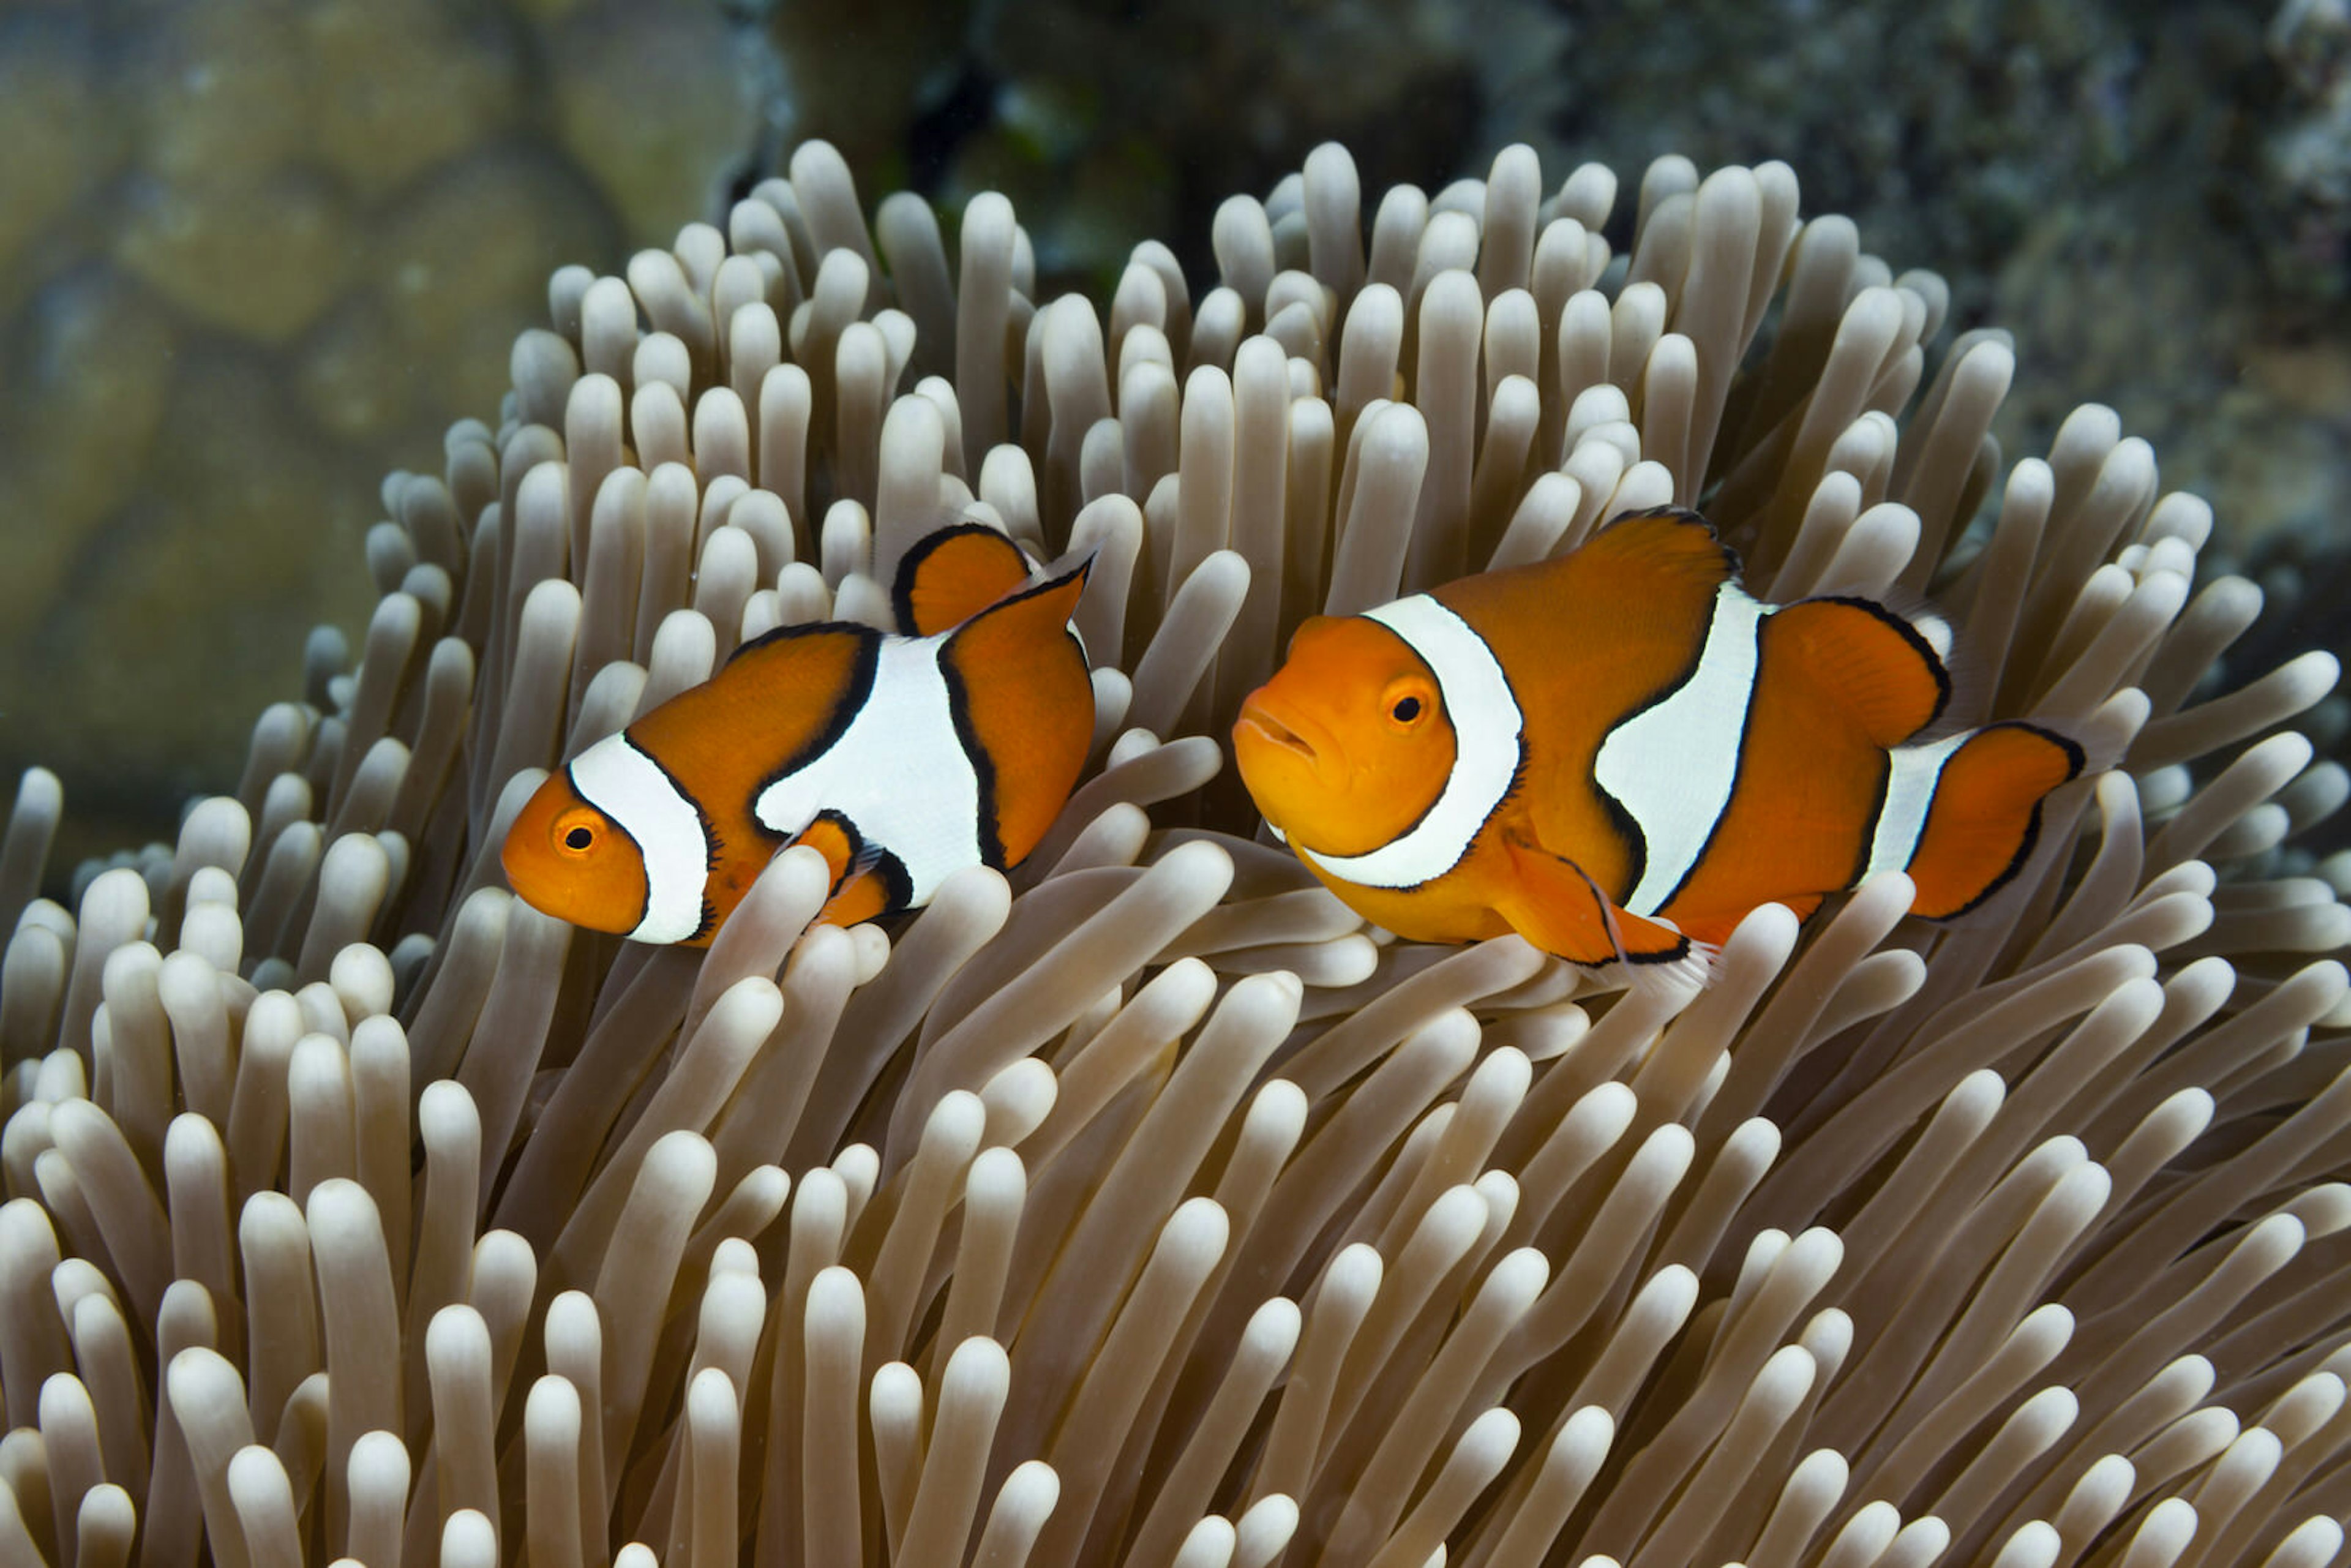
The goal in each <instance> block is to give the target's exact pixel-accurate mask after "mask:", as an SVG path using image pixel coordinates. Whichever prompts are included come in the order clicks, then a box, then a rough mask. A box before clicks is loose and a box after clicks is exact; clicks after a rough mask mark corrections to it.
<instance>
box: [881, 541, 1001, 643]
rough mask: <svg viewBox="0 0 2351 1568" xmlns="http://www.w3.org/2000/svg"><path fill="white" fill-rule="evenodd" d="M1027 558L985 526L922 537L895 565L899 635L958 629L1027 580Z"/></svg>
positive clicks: (892, 599)
mask: <svg viewBox="0 0 2351 1568" xmlns="http://www.w3.org/2000/svg"><path fill="white" fill-rule="evenodd" d="M1028 580H1029V558H1028V557H1027V556H1025V555H1023V554H1022V553H1021V551H1020V547H1019V545H1017V544H1014V543H1013V542H1012V540H1011V538H1009V537H1008V535H1006V534H1003V533H1001V532H999V531H998V530H997V529H995V528H990V527H989V526H988V525H987V524H986V523H956V524H954V525H953V526H951V527H948V528H941V529H939V530H938V531H937V532H935V533H931V534H925V535H924V536H923V538H921V539H919V540H917V541H916V542H915V545H914V549H910V550H908V551H907V552H906V554H905V559H903V560H901V561H900V562H899V563H898V581H897V584H896V586H895V587H894V588H893V589H892V591H891V593H890V602H891V605H892V607H893V609H895V610H896V612H897V614H898V629H899V630H900V631H901V632H904V633H905V634H906V635H907V636H909V637H932V636H936V635H937V634H938V633H939V632H947V631H952V630H954V629H955V628H956V627H957V626H960V625H962V624H963V623H964V622H967V621H968V620H970V619H971V618H972V617H973V616H975V615H977V614H978V613H979V612H981V611H983V610H985V609H987V607H988V606H989V605H991V604H994V603H995V602H996V601H998V600H1000V599H1003V598H1005V597H1007V596H1008V595H1010V594H1012V593H1016V592H1018V591H1019V590H1020V588H1021V587H1022V586H1023V585H1024V584H1026V583H1027V582H1028Z"/></svg>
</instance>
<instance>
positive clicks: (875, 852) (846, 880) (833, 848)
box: [792, 811, 914, 925]
mask: <svg viewBox="0 0 2351 1568" xmlns="http://www.w3.org/2000/svg"><path fill="white" fill-rule="evenodd" d="M792 843H793V844H806V845H808V846H809V847H810V849H813V850H814V851H816V852H818V853H819V854H820V855H822V856H824V862H825V865H826V866H827V868H829V869H830V870H831V873H832V886H831V892H830V893H829V894H827V895H826V898H825V904H824V907H823V908H822V909H820V911H818V912H817V920H818V921H819V922H820V924H826V925H858V924H859V923H860V922H862V921H867V920H873V919H878V918H880V917H881V916H883V915H894V914H896V913H897V912H898V911H899V910H902V909H904V908H905V907H906V906H907V904H909V903H910V902H911V901H912V897H913V892H914V890H913V888H912V886H911V885H910V884H909V883H908V882H907V879H906V868H905V866H904V864H903V863H902V862H900V861H899V859H898V857H897V856H895V855H893V854H892V853H891V852H889V851H888V850H885V849H883V847H882V846H881V845H880V844H877V843H875V842H873V841H872V840H871V839H868V838H866V837H865V835H863V834H862V833H861V832H859V831H857V825H856V824H855V823H854V822H852V821H850V820H849V819H848V818H847V817H846V816H843V815H842V814H841V812H839V811H825V812H822V813H820V815H819V816H818V817H817V820H816V821H813V822H810V824H809V825H808V826H807V827H806V828H804V829H802V830H801V831H800V833H799V836H798V837H797V838H795V839H793V840H792Z"/></svg>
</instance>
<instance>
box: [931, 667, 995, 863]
mask: <svg viewBox="0 0 2351 1568" xmlns="http://www.w3.org/2000/svg"><path fill="white" fill-rule="evenodd" d="M939 678H940V680H941V681H942V682H943V683H944V684H945V685H946V691H947V718H948V720H949V722H951V723H952V724H954V726H955V732H956V744H957V745H958V746H960V747H963V754H964V756H965V757H966V758H968V759H969V761H970V763H971V772H972V778H973V779H974V781H975V782H976V783H977V785H978V789H977V796H976V798H975V800H973V811H972V843H973V847H974V848H975V849H976V850H977V852H978V854H979V863H980V864H982V865H984V866H987V867H988V868H989V869H990V870H992V871H1003V870H1004V869H1006V868H1005V864H1004V833H1003V829H1002V828H1001V826H1000V825H999V824H998V819H997V813H996V758H994V757H992V756H990V755H989V753H988V749H987V742H986V741H984V740H982V739H981V738H980V734H979V727H977V725H975V724H974V723H972V718H971V691H970V688H969V687H968V686H967V685H965V683H964V678H963V663H962V661H961V660H960V659H958V658H956V646H955V639H954V638H953V637H950V638H948V639H947V642H946V646H944V647H942V648H941V649H940V650H939Z"/></svg>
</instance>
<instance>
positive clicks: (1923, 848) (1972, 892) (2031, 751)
mask: <svg viewBox="0 0 2351 1568" xmlns="http://www.w3.org/2000/svg"><path fill="white" fill-rule="evenodd" d="M1902 756H1903V754H1902V753H1899V752H1897V753H1896V763H1897V766H1898V764H1899V762H1900V759H1901V758H1902ZM2081 771H2082V748H2081V747H2078V746H2076V745H2074V743H2073V742H2072V741H2070V740H2068V739H2066V738H2065V737H2064V736H2062V735H2057V734H2054V733H2053V732H2051V731H2049V730H2045V729H2043V728H2041V727H2038V726H2035V725H2030V724H2018V723H2014V722H2009V723H2003V724H1995V725H1992V726H1991V727H1987V728H1984V729H1980V730H1978V731H1976V732H1975V733H1974V734H1973V735H1970V736H1969V737H1967V738H1966V739H1965V740H1963V741H1961V742H1960V743H1959V747H1958V748H1957V749H1956V750H1954V751H1952V752H1951V754H1950V756H1949V758H1945V759H1944V762H1943V766H1942V770H1941V771H1940V772H1939V773H1938V775H1937V776H1936V779H1935V789H1934V797H1933V799H1932V800H1931V801H1930V802H1929V803H1928V807H1927V815H1926V821H1925V822H1924V823H1923V824H1922V825H1921V826H1920V828H1919V830H1918V838H1917V845H1916V846H1915V848H1913V850H1912V851H1911V853H1910V856H1909V862H1908V864H1907V866H1905V867H1904V868H1903V869H1905V870H1907V872H1908V873H1910V880H1911V882H1912V883H1914V884H1916V886H1917V896H1916V897H1915V898H1913V899H1912V900H1911V904H1910V912H1911V913H1912V914H1913V915H1924V916H1926V917H1927V918H1928V919H1929V920H1948V919H1949V918H1950V917H1952V916H1953V915H1964V914H1966V913H1967V912H1968V911H1969V910H1970V909H1973V908H1974V907H1975V906H1976V905H1977V904H1981V903H1982V902H1983V901H1984V900H1985V899H1987V898H1990V897H1991V895H1992V894H1995V893H1998V892H1999V891H2000V890H2001V888H2002V887H2004V886H2006V885H2007V884H2008V883H2009V880H2010V879H2011V878H2012V877H2014V876H2015V875H2016V873H2018V872H2019V871H2020V870H2022V868H2023V865H2024V862H2025V859H2026V857H2028V856H2030V855H2031V854H2032V846H2033V844H2034V843H2035V841H2038V840H2039V838H2040V836H2041V802H2042V800H2043V798H2044V797H2046V796H2047V795H2048V793H2049V792H2050V791H2051V790H2053V789H2056V788H2057V787H2058V786H2059V785H2060V784H2063V783H2064V782H2065V781H2066V780H2067V779H2073V778H2074V777H2076V776H2078V775H2079V774H2080V773H2081ZM1873 869H1876V868H1875V867H1873Z"/></svg>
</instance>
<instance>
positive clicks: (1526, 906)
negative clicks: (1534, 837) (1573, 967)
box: [1500, 838, 1690, 967]
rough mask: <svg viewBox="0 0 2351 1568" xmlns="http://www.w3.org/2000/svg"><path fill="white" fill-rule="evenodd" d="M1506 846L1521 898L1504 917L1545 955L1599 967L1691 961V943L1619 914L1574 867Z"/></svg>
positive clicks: (1507, 842) (1518, 845) (1528, 847)
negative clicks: (1680, 960)
mask: <svg viewBox="0 0 2351 1568" xmlns="http://www.w3.org/2000/svg"><path fill="white" fill-rule="evenodd" d="M1503 845H1504V847H1505V848H1506V849H1507V850H1508V851H1509V852H1510V865H1511V869H1512V870H1513V871H1515V872H1516V873H1518V876H1517V881H1518V886H1519V896H1517V897H1516V898H1513V899H1511V900H1510V901H1509V902H1508V904H1506V905H1504V906H1503V907H1502V908H1501V911H1500V913H1501V914H1502V915H1503V917H1504V918H1505V919H1507V920H1509V921H1510V925H1511V926H1512V927H1513V928H1514V929H1515V930H1516V931H1517V932H1518V934H1519V935H1520V936H1523V937H1525V938H1526V939H1527V940H1528V941H1530V942H1531V943H1533V944H1534V945H1535V946H1538V947H1540V948H1541V949H1542V950H1543V951H1544V952H1546V953H1551V954H1553V955H1555V956H1559V957H1562V958H1565V959H1566V960H1568V961H1569V962H1570V963H1573V964H1583V965H1588V966H1592V967H1598V966H1600V965H1603V964H1613V963H1616V962H1618V961H1620V960H1621V961H1623V962H1625V963H1627V964H1636V965H1637V964H1670V963H1674V962H1676V961H1677V960H1679V959H1681V958H1684V957H1687V956H1688V955H1689V952H1690V944H1689V939H1688V938H1687V937H1686V936H1683V935H1682V934H1681V933H1680V932H1678V931H1676V930H1674V929H1673V928H1672V927H1671V926H1669V925H1660V924H1658V923H1657V922H1656V921H1654V920H1644V919H1643V918H1641V917H1640V916H1639V915H1630V914H1627V913H1626V912H1625V911H1624V910H1622V909H1619V908H1617V907H1616V905H1615V904H1612V903H1611V902H1609V900H1608V897H1607V895H1606V894H1603V893H1602V892H1601V891H1600V888H1599V886H1598V884H1597V883H1594V882H1593V880H1592V878H1591V877H1590V876H1589V875H1587V874H1585V873H1584V870H1583V867H1582V866H1580V865H1577V864H1576V863H1575V862H1573V861H1571V860H1564V859H1562V858H1561V857H1560V856H1558V855H1555V854H1552V853H1551V852H1549V851H1547V850H1543V849H1540V848H1538V847H1536V846H1535V845H1533V844H1531V843H1528V842H1526V841H1523V840H1520V839H1517V838H1505V839H1504V840H1503Z"/></svg>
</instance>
